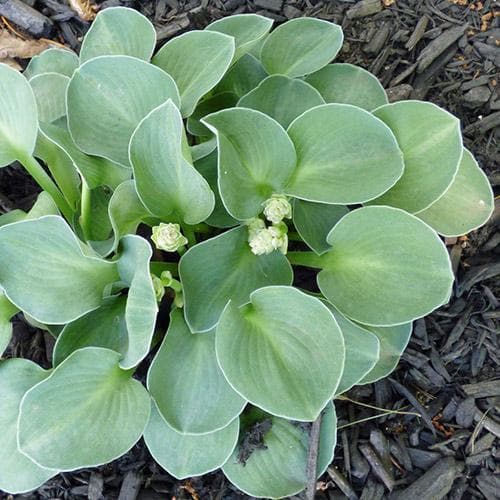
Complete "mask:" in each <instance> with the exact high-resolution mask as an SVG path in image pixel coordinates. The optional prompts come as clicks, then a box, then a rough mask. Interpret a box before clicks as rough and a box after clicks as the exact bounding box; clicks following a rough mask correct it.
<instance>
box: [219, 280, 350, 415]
mask: <svg viewBox="0 0 500 500" xmlns="http://www.w3.org/2000/svg"><path fill="white" fill-rule="evenodd" d="M216 349H217V359H218V360H219V363H220V366H221V368H222V371H223V372H224V375H225V376H226V378H227V379H228V381H229V383H230V384H231V385H232V386H233V387H234V389H236V391H238V392H239V393H240V394H241V395H242V396H243V397H244V398H245V399H247V400H248V401H250V402H251V403H252V404H254V405H256V406H258V407H259V408H262V409H263V410H265V411H267V412H269V413H271V414H273V415H277V416H281V417H285V418H290V419H293V420H301V421H312V420H315V419H316V417H317V416H318V415H319V413H320V412H321V410H322V409H323V408H324V407H325V405H326V403H327V402H328V401H329V400H330V399H331V398H332V397H333V394H334V393H335V390H336V389H337V386H338V384H339V382H340V379H341V377H342V371H343V369H344V358H345V349H344V341H343V339H342V333H341V331H340V329H339V327H338V325H337V322H336V321H335V318H334V317H333V315H332V313H331V312H330V311H329V310H328V308H327V307H326V306H325V305H324V304H322V303H321V301H319V300H318V299H316V298H315V297H311V296H309V295H306V294H305V293H302V292H300V291H299V290H297V289H296V288H293V287H284V286H271V287H264V288H260V289H259V290H256V291H255V292H253V293H252V294H251V295H250V303H249V304H247V305H244V306H241V307H240V308H238V306H237V305H235V304H234V303H233V302H229V303H228V305H227V306H226V308H225V309H224V311H223V313H222V315H221V317H220V320H219V323H218V325H217V334H216ZM276 394H279V395H280V397H279V398H277V397H276Z"/></svg>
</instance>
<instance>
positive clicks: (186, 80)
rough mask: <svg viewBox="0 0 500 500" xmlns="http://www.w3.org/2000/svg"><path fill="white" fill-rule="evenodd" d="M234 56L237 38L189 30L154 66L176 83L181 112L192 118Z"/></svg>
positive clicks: (162, 52) (165, 48)
mask: <svg viewBox="0 0 500 500" xmlns="http://www.w3.org/2000/svg"><path fill="white" fill-rule="evenodd" d="M233 55H234V38H233V37H231V36H228V35H224V34H222V33H217V32H215V31H196V30H195V31H189V32H188V33H184V34H183V35H180V36H177V37H175V38H173V39H172V40H170V41H169V42H167V43H166V44H165V45H164V46H163V47H162V48H161V49H160V50H159V51H158V52H157V53H156V55H155V56H154V58H153V64H156V66H159V67H160V68H161V69H163V70H164V71H166V72H167V73H168V74H169V75H171V76H172V78H173V79H174V80H175V83H176V84H177V87H178V88H179V93H180V96H181V107H180V110H181V113H182V116H184V117H186V116H189V115H191V113H192V112H193V111H194V108H195V107H196V104H197V103H198V101H199V100H200V99H201V97H202V96H204V95H205V94H206V93H207V92H209V91H210V90H212V89H213V88H214V87H215V86H216V85H217V83H219V81H220V80H221V78H222V77H223V76H224V73H225V72H226V71H227V69H228V68H229V65H230V64H231V61H232V59H233Z"/></svg>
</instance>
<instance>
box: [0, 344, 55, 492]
mask: <svg viewBox="0 0 500 500" xmlns="http://www.w3.org/2000/svg"><path fill="white" fill-rule="evenodd" d="M0 352H1V349H0ZM48 375H49V372H46V371H45V370H43V369H42V368H40V367H39V366H38V365H36V364H35V363H32V362H31V361H28V360H27V359H8V360H7V361H0V399H1V401H2V411H1V412H0V428H1V429H2V446H0V490H3V491H5V492H8V493H11V494H19V493H25V492H28V491H31V490H34V489H35V488H38V487H39V486H41V485H42V484H43V483H45V482H46V481H47V480H48V479H50V478H51V477H52V476H55V475H56V474H57V471H55V470H47V469H44V468H42V467H39V466H38V465H36V464H35V463H33V462H32V461H31V460H29V459H28V458H27V457H26V456H25V455H23V454H22V453H20V452H19V450H18V449H17V440H16V435H17V418H18V416H19V403H20V402H21V399H22V397H23V396H24V394H25V393H26V391H28V389H31V387H33V386H34V385H35V384H38V383H39V382H41V381H42V380H43V379H45V378H46V377H47V376H48Z"/></svg>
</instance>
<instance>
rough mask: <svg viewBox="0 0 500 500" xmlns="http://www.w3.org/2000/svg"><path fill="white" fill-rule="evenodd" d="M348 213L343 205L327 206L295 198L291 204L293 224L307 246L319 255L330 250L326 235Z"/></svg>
mask: <svg viewBox="0 0 500 500" xmlns="http://www.w3.org/2000/svg"><path fill="white" fill-rule="evenodd" d="M348 212H349V210H348V208H347V207H345V206H344V205H327V204H325V203H315V202H313V201H305V200H299V199H298V198H297V199H295V200H294V202H293V211H292V213H293V224H294V225H295V229H297V232H298V233H299V235H300V237H301V238H302V239H303V240H304V241H305V242H306V243H307V245H309V247H310V248H311V249H312V250H314V252H315V253H317V254H318V255H321V254H323V253H325V252H326V251H327V250H329V249H330V245H329V244H328V243H327V242H326V237H327V236H328V233H329V232H330V231H331V229H332V227H333V226H334V225H335V224H337V222H338V221H339V220H340V219H341V218H342V217H344V215H346V214H347V213H348Z"/></svg>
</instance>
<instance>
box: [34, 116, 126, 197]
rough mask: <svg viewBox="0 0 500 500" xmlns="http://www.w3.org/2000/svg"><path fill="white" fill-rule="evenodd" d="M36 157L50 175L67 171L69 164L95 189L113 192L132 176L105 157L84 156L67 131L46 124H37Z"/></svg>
mask: <svg viewBox="0 0 500 500" xmlns="http://www.w3.org/2000/svg"><path fill="white" fill-rule="evenodd" d="M35 156H37V157H39V158H41V159H42V160H43V161H44V162H45V163H47V164H48V166H49V168H50V169H51V171H52V172H53V173H54V172H56V171H57V172H60V175H59V177H61V175H62V174H63V173H64V171H69V170H70V168H69V165H72V166H73V167H74V170H76V171H77V172H78V173H79V174H80V175H81V176H82V177H83V179H84V180H85V182H86V183H87V185H88V187H89V188H90V189H94V188H96V187H98V186H109V187H110V188H111V189H114V188H115V187H116V186H118V185H119V184H120V183H122V182H123V181H125V180H126V179H129V178H130V176H131V171H130V169H127V168H124V167H122V166H121V165H118V164H117V163H113V162H112V161H110V160H106V159H105V158H100V157H99V156H90V155H87V154H85V153H83V152H82V151H80V150H79V149H78V147H77V146H76V144H75V143H74V141H73V139H72V138H71V135H70V133H69V132H68V130H67V129H66V128H63V127H56V126H55V125H52V124H48V123H43V124H40V133H39V136H38V142H37V148H36V150H35ZM66 175H68V176H69V175H70V174H69V173H67V174H66ZM71 175H73V174H71ZM65 192H66V191H65Z"/></svg>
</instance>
